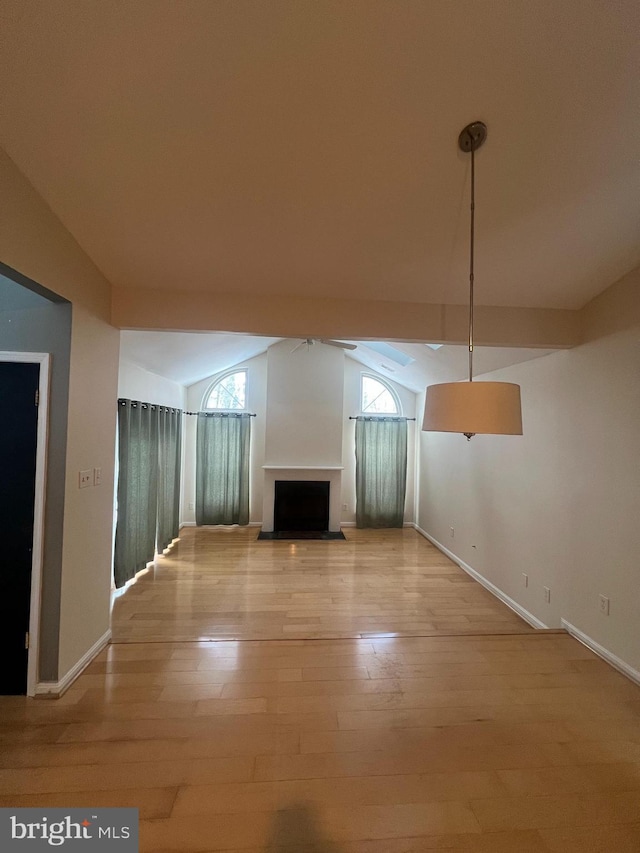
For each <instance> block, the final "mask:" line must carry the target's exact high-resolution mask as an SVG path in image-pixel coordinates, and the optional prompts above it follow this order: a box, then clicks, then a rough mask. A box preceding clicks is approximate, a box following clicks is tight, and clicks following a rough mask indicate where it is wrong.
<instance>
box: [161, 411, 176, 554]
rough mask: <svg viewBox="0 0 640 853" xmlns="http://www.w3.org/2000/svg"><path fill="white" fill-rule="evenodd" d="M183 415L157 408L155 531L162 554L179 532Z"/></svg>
mask: <svg viewBox="0 0 640 853" xmlns="http://www.w3.org/2000/svg"><path fill="white" fill-rule="evenodd" d="M181 449H182V412H181V411H180V410H179V409H167V408H165V407H158V529H157V531H156V550H157V551H158V553H159V554H161V553H162V552H163V551H164V549H165V548H166V547H167V546H168V545H170V544H171V542H173V540H174V539H176V538H177V536H178V534H179V532H180V465H181V458H180V456H181Z"/></svg>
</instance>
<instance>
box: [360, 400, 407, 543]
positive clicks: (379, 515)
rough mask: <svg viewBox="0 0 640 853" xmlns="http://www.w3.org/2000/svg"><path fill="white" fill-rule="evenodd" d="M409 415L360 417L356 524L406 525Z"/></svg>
mask: <svg viewBox="0 0 640 853" xmlns="http://www.w3.org/2000/svg"><path fill="white" fill-rule="evenodd" d="M406 486H407V421H406V418H385V417H371V418H366V417H359V418H357V419H356V527H402V524H403V521H404V501H405V492H406Z"/></svg>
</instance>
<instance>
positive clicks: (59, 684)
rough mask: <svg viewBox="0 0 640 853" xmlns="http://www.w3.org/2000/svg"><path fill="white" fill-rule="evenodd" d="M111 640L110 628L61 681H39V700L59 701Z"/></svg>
mask: <svg viewBox="0 0 640 853" xmlns="http://www.w3.org/2000/svg"><path fill="white" fill-rule="evenodd" d="M110 640H111V629H110V628H109V630H108V631H105V632H104V634H103V635H102V636H101V637H100V639H99V640H96V642H95V643H94V644H93V645H92V646H91V648H90V649H89V650H88V651H87V652H85V654H84V655H83V656H82V657H81V658H80V660H79V661H78V662H77V663H76V664H75V665H74V666H72V667H71V669H70V670H69V672H67V674H66V675H65V676H63V677H62V678H61V679H60V680H59V681H39V682H38V683H37V684H36V689H35V694H34V695H35V696H37V697H38V698H39V699H59V698H60V696H62V694H63V693H64V692H65V691H66V690H68V689H69V687H71V685H72V684H73V682H74V681H75V680H76V678H77V677H78V676H79V675H80V673H81V672H82V670H83V669H85V668H86V667H87V666H89V664H90V663H91V661H92V660H93V659H94V657H96V655H98V654H100V652H101V651H102V650H103V649H104V647H105V646H106V645H108V644H109V642H110Z"/></svg>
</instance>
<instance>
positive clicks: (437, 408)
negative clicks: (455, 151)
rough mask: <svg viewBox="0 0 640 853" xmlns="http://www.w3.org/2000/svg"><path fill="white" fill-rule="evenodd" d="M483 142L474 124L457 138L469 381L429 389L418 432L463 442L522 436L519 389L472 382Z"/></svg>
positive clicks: (483, 132)
mask: <svg viewBox="0 0 640 853" xmlns="http://www.w3.org/2000/svg"><path fill="white" fill-rule="evenodd" d="M486 138H487V128H486V125H485V124H484V123H483V122H481V121H474V122H473V123H472V124H469V125H467V127H465V128H464V130H463V131H462V132H461V133H460V136H459V137H458V146H459V148H460V149H461V151H464V152H465V153H467V154H468V153H471V234H470V252H469V380H468V381H465V382H444V383H441V384H439V385H429V386H428V388H427V397H426V401H425V407H424V421H423V423H422V429H423V430H426V431H429V432H460V433H462V434H463V435H466V437H467V440H469V439H471V437H472V436H473V435H476V434H478V433H488V434H493V435H522V413H521V409H520V386H519V385H514V384H512V383H511V382H474V381H473V286H474V276H473V253H474V238H475V230H474V229H475V152H476V151H477V150H478V148H480V147H481V145H482V144H483V143H484V141H485V139H486Z"/></svg>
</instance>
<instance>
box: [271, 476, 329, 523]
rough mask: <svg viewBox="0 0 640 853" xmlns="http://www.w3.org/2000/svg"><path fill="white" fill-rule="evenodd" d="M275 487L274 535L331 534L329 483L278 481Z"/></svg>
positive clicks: (320, 481) (318, 481)
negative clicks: (292, 533)
mask: <svg viewBox="0 0 640 853" xmlns="http://www.w3.org/2000/svg"><path fill="white" fill-rule="evenodd" d="M274 485H275V496H274V507H273V529H274V532H276V533H281V532H284V531H325V530H327V531H328V530H329V481H328V480H276V481H275V484H274Z"/></svg>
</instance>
